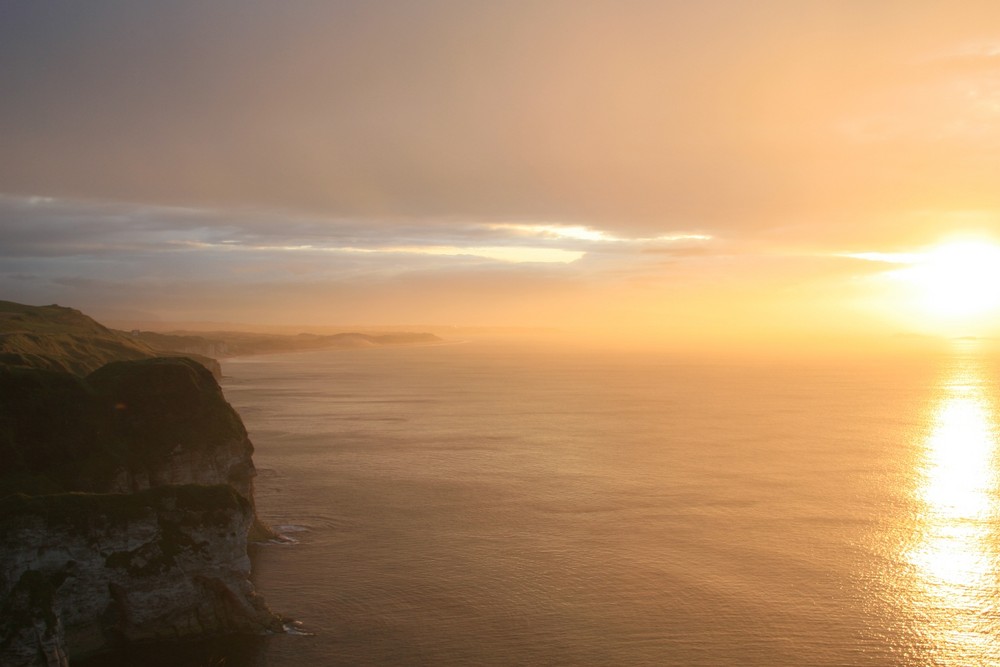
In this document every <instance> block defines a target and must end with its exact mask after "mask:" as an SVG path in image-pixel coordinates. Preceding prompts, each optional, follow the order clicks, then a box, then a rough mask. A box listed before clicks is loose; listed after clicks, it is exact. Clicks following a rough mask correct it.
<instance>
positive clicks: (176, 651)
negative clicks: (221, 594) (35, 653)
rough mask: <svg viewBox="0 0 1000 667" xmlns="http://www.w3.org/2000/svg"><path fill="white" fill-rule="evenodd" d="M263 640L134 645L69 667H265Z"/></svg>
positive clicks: (239, 637)
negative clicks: (140, 666)
mask: <svg viewBox="0 0 1000 667" xmlns="http://www.w3.org/2000/svg"><path fill="white" fill-rule="evenodd" d="M267 641H268V639H267V638H266V637H256V636H252V635H251V636H242V635H237V636H229V637H218V638H215V639H204V640H200V641H191V642H177V641H172V642H154V643H149V644H137V645H134V646H129V647H127V648H122V649H119V650H116V651H111V652H108V653H102V654H100V655H96V656H93V657H91V658H87V659H85V660H73V661H72V662H71V665H72V667H135V666H136V665H142V666H143V667H179V666H183V667H265V666H266V665H267V652H266V647H267Z"/></svg>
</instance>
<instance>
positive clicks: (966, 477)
mask: <svg viewBox="0 0 1000 667" xmlns="http://www.w3.org/2000/svg"><path fill="white" fill-rule="evenodd" d="M945 377H946V381H945V382H944V383H942V387H941V395H940V398H939V399H938V401H937V404H936V405H935V406H934V409H933V421H932V426H931V430H930V432H929V434H928V436H927V438H926V440H925V441H924V443H923V452H922V459H921V460H920V463H919V466H920V467H919V470H918V471H917V474H918V475H919V480H920V481H919V486H918V489H917V496H918V501H919V506H920V508H921V509H920V511H919V514H918V517H917V520H916V527H915V533H914V537H913V541H912V542H911V545H910V550H909V552H908V553H907V554H905V561H906V562H907V563H908V564H909V565H910V566H912V567H913V576H914V582H913V590H912V593H911V599H910V605H911V607H912V608H911V614H912V618H913V619H914V623H915V629H916V630H917V632H918V634H919V635H920V637H921V640H922V643H923V644H924V649H925V655H926V660H927V664H931V665H1000V636H998V634H997V629H998V625H1000V624H998V622H997V615H998V609H997V580H998V552H997V530H996V527H995V524H996V520H997V518H998V504H997V493H998V479H997V465H998V452H997V423H996V415H995V413H994V408H993V403H992V400H991V396H990V393H989V390H988V389H989V384H988V383H989V376H988V375H987V373H986V372H985V370H984V368H983V362H982V361H981V360H980V359H979V358H978V357H977V356H976V355H974V354H967V355H962V356H960V357H958V358H956V361H955V363H954V365H953V366H952V368H951V369H950V371H949V373H948V374H947V375H946V376H945Z"/></svg>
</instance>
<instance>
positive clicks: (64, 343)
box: [0, 301, 218, 376]
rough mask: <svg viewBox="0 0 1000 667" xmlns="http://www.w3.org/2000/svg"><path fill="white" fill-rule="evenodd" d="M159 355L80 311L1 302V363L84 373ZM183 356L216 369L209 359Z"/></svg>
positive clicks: (131, 337) (75, 373) (54, 306)
mask: <svg viewBox="0 0 1000 667" xmlns="http://www.w3.org/2000/svg"><path fill="white" fill-rule="evenodd" d="M161 356H165V355H164V352H163V351H158V350H154V349H153V348H152V347H150V346H149V345H148V344H146V343H144V342H143V341H141V340H139V339H137V338H135V337H133V336H130V335H128V334H125V333H122V332H118V331H113V330H111V329H108V328H107V327H105V326H103V325H101V324H99V323H98V322H96V321H95V320H94V319H92V318H90V317H88V316H86V315H84V314H83V313H81V312H80V311H79V310H75V309H73V308H65V307H63V306H57V305H51V306H27V305H24V304H20V303H14V302H13V301H0V364H7V365H11V366H27V367H31V368H42V369H45V370H53V371H64V372H68V373H73V374H74V375H79V376H84V375H87V374H89V373H92V372H93V371H95V370H97V369H98V368H100V367H101V366H103V365H105V364H107V363H109V362H112V361H130V360H137V359H149V358H153V357H161ZM185 356H189V357H193V358H195V360H196V361H198V362H199V363H201V364H203V365H205V366H208V367H209V368H210V369H211V370H213V372H215V371H217V366H218V365H217V364H216V363H215V361H214V360H213V359H208V358H205V357H202V356H200V355H192V354H188V355H185ZM213 365H214V366H213Z"/></svg>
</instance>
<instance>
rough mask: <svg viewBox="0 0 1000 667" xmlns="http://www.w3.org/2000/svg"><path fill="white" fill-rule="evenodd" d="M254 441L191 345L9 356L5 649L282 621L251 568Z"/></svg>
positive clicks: (39, 654)
mask: <svg viewBox="0 0 1000 667" xmlns="http://www.w3.org/2000/svg"><path fill="white" fill-rule="evenodd" d="M252 453H253V445H252V444H251V443H250V440H249V438H248V437H247V433H246V429H245V428H244V427H243V424H242V422H241V420H240V419H239V416H238V415H237V414H236V412H235V411H234V410H233V409H232V407H231V406H230V405H229V404H228V403H227V402H226V401H225V399H224V397H223V396H222V392H221V389H220V388H219V385H218V384H217V383H216V381H215V379H214V378H213V377H212V374H211V373H210V372H209V371H208V370H206V369H205V368H204V367H203V366H201V365H199V364H197V363H195V362H193V361H190V360H188V359H147V360H141V361H128V362H114V363H111V364H108V365H105V366H103V367H102V368H100V369H98V370H97V371H95V372H93V373H91V374H90V375H89V376H87V377H86V378H85V379H81V378H79V377H76V376H74V375H71V374H68V373H61V372H55V371H47V370H39V369H31V368H23V367H11V366H0V601H2V602H0V664H3V665H11V666H15V665H39V664H41V665H53V664H55V665H63V664H68V662H67V661H68V659H70V658H75V657H79V656H86V655H88V654H92V653H94V652H97V651H102V650H107V649H111V648H115V647H119V646H121V645H123V644H127V643H130V642H144V641H152V640H159V639H165V638H172V639H179V638H189V637H204V636H211V635H218V634H227V633H255V634H259V633H262V632H267V631H280V630H281V622H280V621H279V620H278V619H277V618H276V617H275V616H274V615H272V614H271V613H270V612H269V611H268V610H267V608H266V607H265V606H264V605H263V603H262V602H261V601H260V599H259V598H258V597H257V596H256V594H255V593H254V591H253V587H252V585H251V583H250V581H249V578H248V575H249V567H250V563H249V559H248V558H247V539H248V533H249V532H250V531H251V530H252V529H253V526H254V523H255V517H254V508H253V477H254V475H255V469H254V466H253V461H252V458H251V455H252Z"/></svg>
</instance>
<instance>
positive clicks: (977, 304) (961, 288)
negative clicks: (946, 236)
mask: <svg viewBox="0 0 1000 667" xmlns="http://www.w3.org/2000/svg"><path fill="white" fill-rule="evenodd" d="M900 273H901V274H903V276H904V277H905V279H906V280H907V281H908V282H909V283H911V284H912V285H914V286H915V287H916V288H917V289H918V291H919V300H920V303H921V306H922V308H923V309H924V310H925V311H926V312H928V313H930V314H931V315H934V316H937V317H940V318H947V319H969V318H975V317H979V316H982V315H985V314H988V313H991V312H992V311H994V310H997V309H998V308H1000V246H997V245H995V244H993V243H990V242H987V241H955V242H951V243H946V244H943V245H940V246H937V247H935V248H933V249H931V250H929V251H927V252H925V253H922V254H921V255H919V256H918V257H917V258H916V259H915V261H914V263H913V265H912V266H910V267H908V268H906V269H904V270H902V271H901V272H900Z"/></svg>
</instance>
